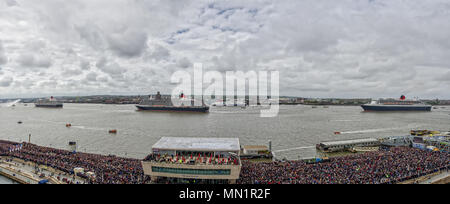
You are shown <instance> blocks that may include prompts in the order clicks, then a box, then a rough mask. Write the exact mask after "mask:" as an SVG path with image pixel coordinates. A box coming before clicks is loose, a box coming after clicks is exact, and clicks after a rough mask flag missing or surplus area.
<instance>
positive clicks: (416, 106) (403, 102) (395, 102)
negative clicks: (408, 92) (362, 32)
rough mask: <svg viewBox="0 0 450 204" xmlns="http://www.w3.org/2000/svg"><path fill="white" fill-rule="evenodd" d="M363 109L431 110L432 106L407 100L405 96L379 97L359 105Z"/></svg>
mask: <svg viewBox="0 0 450 204" xmlns="http://www.w3.org/2000/svg"><path fill="white" fill-rule="evenodd" d="M361 107H362V108H363V109H364V111H431V109H432V106H431V105H426V104H424V103H423V102H422V101H420V100H407V99H406V97H405V96H401V97H400V99H380V100H378V101H372V103H370V104H365V105H362V106H361Z"/></svg>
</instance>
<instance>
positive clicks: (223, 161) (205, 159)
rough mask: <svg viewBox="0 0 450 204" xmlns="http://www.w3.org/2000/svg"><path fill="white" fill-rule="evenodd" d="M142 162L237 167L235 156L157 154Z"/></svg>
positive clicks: (237, 161)
mask: <svg viewBox="0 0 450 204" xmlns="http://www.w3.org/2000/svg"><path fill="white" fill-rule="evenodd" d="M144 161H154V162H160V163H161V162H163V163H179V164H192V165H197V164H205V165H239V159H238V158H236V157H235V156H228V157H225V156H220V155H217V156H213V155H212V154H211V155H200V154H199V155H197V156H195V155H194V154H186V155H182V154H179V155H167V154H165V155H159V154H150V155H148V156H147V157H146V158H145V159H144Z"/></svg>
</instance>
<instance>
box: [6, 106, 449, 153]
mask: <svg viewBox="0 0 450 204" xmlns="http://www.w3.org/2000/svg"><path fill="white" fill-rule="evenodd" d="M259 111H260V109H259V108H247V109H241V108H234V107H212V109H211V113H209V114H191V113H154V112H138V111H136V109H135V107H134V106H133V105H97V104H65V107H64V109H41V108H35V107H34V105H29V106H24V105H23V104H18V105H17V106H16V107H0V129H1V131H0V139H4V140H13V141H17V142H22V141H28V134H32V137H31V142H32V143H35V144H38V145H42V146H50V147H55V148H64V149H68V142H69V141H76V142H77V143H78V151H84V152H91V153H101V154H115V155H118V156H126V157H134V158H144V157H145V156H146V155H147V154H148V153H149V152H150V149H151V146H152V145H153V144H154V143H155V142H157V141H158V140H159V138H161V137H164V136H173V137H180V136H183V137H239V138H240V141H241V144H242V145H249V144H264V145H266V144H268V141H269V140H271V141H272V143H273V150H274V151H275V152H276V155H277V157H279V158H283V157H286V158H288V159H298V158H299V157H302V158H308V157H314V156H315V155H316V151H315V148H314V146H315V144H317V143H319V142H320V141H329V140H340V139H356V138H367V137H377V138H379V137H385V136H397V135H406V134H408V132H409V130H411V129H414V128H421V129H436V130H449V129H450V125H449V124H450V107H447V108H445V109H438V110H433V112H429V113H427V112H422V113H365V112H362V109H361V108H360V107H343V106H331V107H329V108H323V107H319V108H316V109H314V108H311V106H281V110H280V114H279V116H278V117H275V118H260V117H259ZM18 121H23V124H18V123H17V122H18ZM66 123H71V124H72V125H73V126H72V127H71V128H66V126H65V124H66ZM110 129H117V130H118V134H116V135H111V134H108V130H110ZM336 131H341V132H343V134H342V135H334V132H336Z"/></svg>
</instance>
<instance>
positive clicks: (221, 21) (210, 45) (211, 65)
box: [0, 0, 450, 99]
mask: <svg viewBox="0 0 450 204" xmlns="http://www.w3.org/2000/svg"><path fill="white" fill-rule="evenodd" d="M197 62H198V63H203V64H204V66H205V69H207V70H218V71H228V70H242V71H247V70H255V71H262V70H277V71H279V72H280V92H281V95H292V96H305V97H374V98H376V97H397V96H399V95H401V94H407V95H409V96H411V97H412V96H419V97H422V98H436V97H439V98H449V99H450V91H449V90H450V2H449V1H448V0H427V1H423V0H408V1H396V0H339V1H336V0H320V1H317V0H260V1H256V0H255V1H242V0H237V1H227V0H221V1H218V0H217V1H214V0H204V1H202V0H196V1H188V0H70V1H67V0H39V1H36V0H0V97H29V96H46V95H90V94H148V93H153V92H156V91H157V90H161V91H162V92H164V93H170V92H171V90H172V88H173V87H174V86H175V85H174V84H171V83H170V76H171V75H172V74H173V73H174V72H175V71H177V70H186V71H189V70H192V64H193V63H197Z"/></svg>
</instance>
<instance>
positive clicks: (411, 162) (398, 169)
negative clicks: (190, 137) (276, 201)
mask: <svg viewBox="0 0 450 204" xmlns="http://www.w3.org/2000/svg"><path fill="white" fill-rule="evenodd" d="M449 158H450V154H449V153H447V152H431V151H426V150H420V149H415V148H410V147H395V148H390V149H382V150H380V151H376V152H368V153H364V154H359V155H352V156H346V157H338V158H331V159H329V160H327V161H324V162H318V163H312V164H311V163H309V164H308V163H306V162H304V161H289V162H270V163H250V162H244V163H243V165H242V170H241V176H240V179H239V181H238V183H241V184H388V183H398V182H402V181H405V180H409V179H414V178H417V177H420V176H424V175H427V174H430V173H434V172H437V171H439V170H448V169H449V168H450V159H449Z"/></svg>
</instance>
